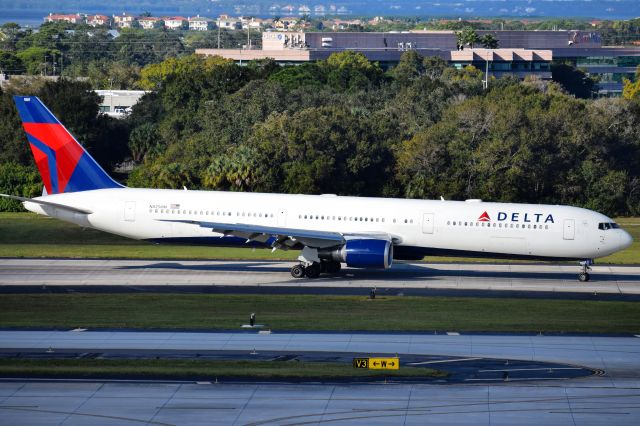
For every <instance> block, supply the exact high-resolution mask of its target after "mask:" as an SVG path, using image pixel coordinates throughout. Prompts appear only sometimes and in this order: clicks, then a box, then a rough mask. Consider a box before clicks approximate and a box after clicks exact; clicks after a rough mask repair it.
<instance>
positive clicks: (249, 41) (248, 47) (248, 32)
mask: <svg viewBox="0 0 640 426" xmlns="http://www.w3.org/2000/svg"><path fill="white" fill-rule="evenodd" d="M250 33H251V28H250V27H249V24H248V23H247V49H251V38H250V36H249V35H250Z"/></svg>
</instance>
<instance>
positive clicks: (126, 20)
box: [113, 12, 136, 28]
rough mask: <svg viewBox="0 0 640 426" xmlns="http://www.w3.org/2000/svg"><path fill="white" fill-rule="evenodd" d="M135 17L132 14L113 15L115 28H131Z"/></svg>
mask: <svg viewBox="0 0 640 426" xmlns="http://www.w3.org/2000/svg"><path fill="white" fill-rule="evenodd" d="M135 22H136V18H135V17H134V16H133V15H128V14H126V13H124V12H123V13H122V15H114V16H113V23H114V24H115V26H116V28H133V25H134V23H135Z"/></svg>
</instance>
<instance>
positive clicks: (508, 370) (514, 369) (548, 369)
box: [478, 367, 583, 373]
mask: <svg viewBox="0 0 640 426" xmlns="http://www.w3.org/2000/svg"><path fill="white" fill-rule="evenodd" d="M551 370H583V368H581V367H547V368H505V369H503V370H478V373H493V372H511V371H551Z"/></svg>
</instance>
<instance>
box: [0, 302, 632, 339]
mask: <svg viewBox="0 0 640 426" xmlns="http://www.w3.org/2000/svg"><path fill="white" fill-rule="evenodd" d="M251 312H255V313H256V315H257V322H258V323H260V324H265V325H266V327H267V328H270V329H272V330H314V331H326V330H334V331H354V330H363V331H413V332H431V331H434V330H440V331H487V332H510V331H516V332H554V333H579V332H584V333H633V334H639V333H640V303H636V302H619V301H584V300H541V299H516V298H496V299H494V298H471V297H408V296H404V297H403V296H378V297H377V298H376V299H374V300H371V299H369V298H367V297H364V296H317V295H252V294H249V295H235V294H221V295H207V294H165V293H163V294H154V293H144V294H136V293H133V294H132V293H115V294H82V293H79V294H6V295H2V297H0V327H4V328H7V327H44V328H50V327H55V328H61V329H67V328H68V329H72V328H76V327H80V328H89V329H95V328H116V329H118V328H138V329H153V328H156V329H206V330H236V329H238V330H239V328H240V325H241V324H245V323H247V322H248V316H249V314H250V313H251Z"/></svg>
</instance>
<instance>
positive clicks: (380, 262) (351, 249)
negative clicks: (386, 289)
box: [318, 239, 393, 269]
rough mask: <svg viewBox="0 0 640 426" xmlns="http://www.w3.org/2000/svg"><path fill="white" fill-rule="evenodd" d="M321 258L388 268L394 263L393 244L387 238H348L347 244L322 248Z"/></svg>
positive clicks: (349, 263) (364, 266) (349, 264)
mask: <svg viewBox="0 0 640 426" xmlns="http://www.w3.org/2000/svg"><path fill="white" fill-rule="evenodd" d="M318 255H319V257H320V258H321V259H330V260H334V261H338V262H345V263H346V264H347V266H350V267H352V268H382V269H387V268H389V267H391V264H392V263H393V244H391V241H387V240H373V239H366V240H365V239H359V240H348V241H347V242H346V243H345V245H343V246H342V247H339V248H335V249H332V250H326V251H325V250H321V251H319V253H318Z"/></svg>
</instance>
